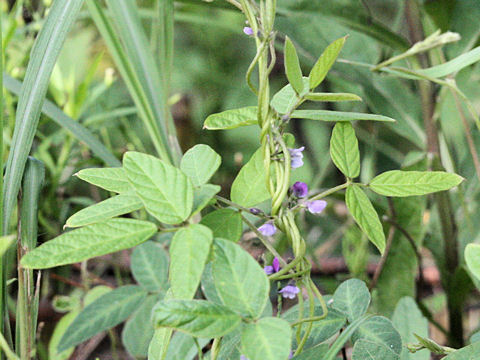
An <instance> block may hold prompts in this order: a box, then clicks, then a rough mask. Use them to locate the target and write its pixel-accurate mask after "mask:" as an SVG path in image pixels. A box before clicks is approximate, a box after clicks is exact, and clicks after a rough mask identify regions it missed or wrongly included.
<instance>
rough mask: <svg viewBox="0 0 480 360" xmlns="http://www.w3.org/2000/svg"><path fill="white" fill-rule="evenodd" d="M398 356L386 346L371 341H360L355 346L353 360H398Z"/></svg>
mask: <svg viewBox="0 0 480 360" xmlns="http://www.w3.org/2000/svg"><path fill="white" fill-rule="evenodd" d="M397 359H399V356H398V354H395V353H393V352H392V351H390V350H389V349H388V348H387V347H386V346H384V345H382V344H379V343H377V342H374V341H369V340H364V339H361V340H358V341H357V342H356V343H355V345H354V346H353V352H352V360H397Z"/></svg>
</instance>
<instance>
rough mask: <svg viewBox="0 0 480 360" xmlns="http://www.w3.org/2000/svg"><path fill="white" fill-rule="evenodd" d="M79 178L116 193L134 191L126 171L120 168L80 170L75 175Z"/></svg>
mask: <svg viewBox="0 0 480 360" xmlns="http://www.w3.org/2000/svg"><path fill="white" fill-rule="evenodd" d="M75 175H76V176H78V178H80V179H82V180H83V181H86V182H88V183H90V184H93V185H95V186H98V187H101V188H102V189H105V190H108V191H113V192H116V193H125V192H129V191H132V190H133V188H132V186H131V185H130V183H129V182H128V179H127V174H125V171H124V170H123V169H122V168H120V167H118V168H91V169H84V170H80V171H79V172H78V173H76V174H75Z"/></svg>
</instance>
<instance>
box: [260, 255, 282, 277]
mask: <svg viewBox="0 0 480 360" xmlns="http://www.w3.org/2000/svg"><path fill="white" fill-rule="evenodd" d="M263 270H264V271H265V274H267V275H272V274H275V273H276V272H278V270H280V261H279V260H278V258H274V259H273V262H272V265H271V266H270V265H267V266H265V267H264V268H263Z"/></svg>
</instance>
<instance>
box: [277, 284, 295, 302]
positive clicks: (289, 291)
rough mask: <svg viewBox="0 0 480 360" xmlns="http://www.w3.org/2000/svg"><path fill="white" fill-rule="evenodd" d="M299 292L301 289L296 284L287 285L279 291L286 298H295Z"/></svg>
mask: <svg viewBox="0 0 480 360" xmlns="http://www.w3.org/2000/svg"><path fill="white" fill-rule="evenodd" d="M299 292H300V289H299V288H298V287H296V286H295V285H287V286H285V287H284V288H283V289H282V290H280V291H279V293H280V294H282V297H283V298H285V299H295V297H296V296H297V294H298V293H299Z"/></svg>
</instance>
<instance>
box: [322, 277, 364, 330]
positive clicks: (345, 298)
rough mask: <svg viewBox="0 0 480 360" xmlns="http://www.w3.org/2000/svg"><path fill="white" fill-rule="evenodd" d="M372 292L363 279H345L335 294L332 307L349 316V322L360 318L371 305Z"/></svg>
mask: <svg viewBox="0 0 480 360" xmlns="http://www.w3.org/2000/svg"><path fill="white" fill-rule="evenodd" d="M370 300H371V297H370V293H369V291H368V288H367V285H365V283H364V282H363V281H361V280H358V279H350V280H347V281H344V282H343V283H341V284H340V286H339V287H338V288H337V290H335V293H334V294H333V303H332V305H331V306H332V307H333V308H334V309H336V310H338V311H340V312H341V313H342V314H345V315H346V316H347V319H348V321H349V322H353V321H355V320H356V319H359V318H360V317H362V316H363V314H365V313H366V312H367V309H368V306H369V305H370Z"/></svg>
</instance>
